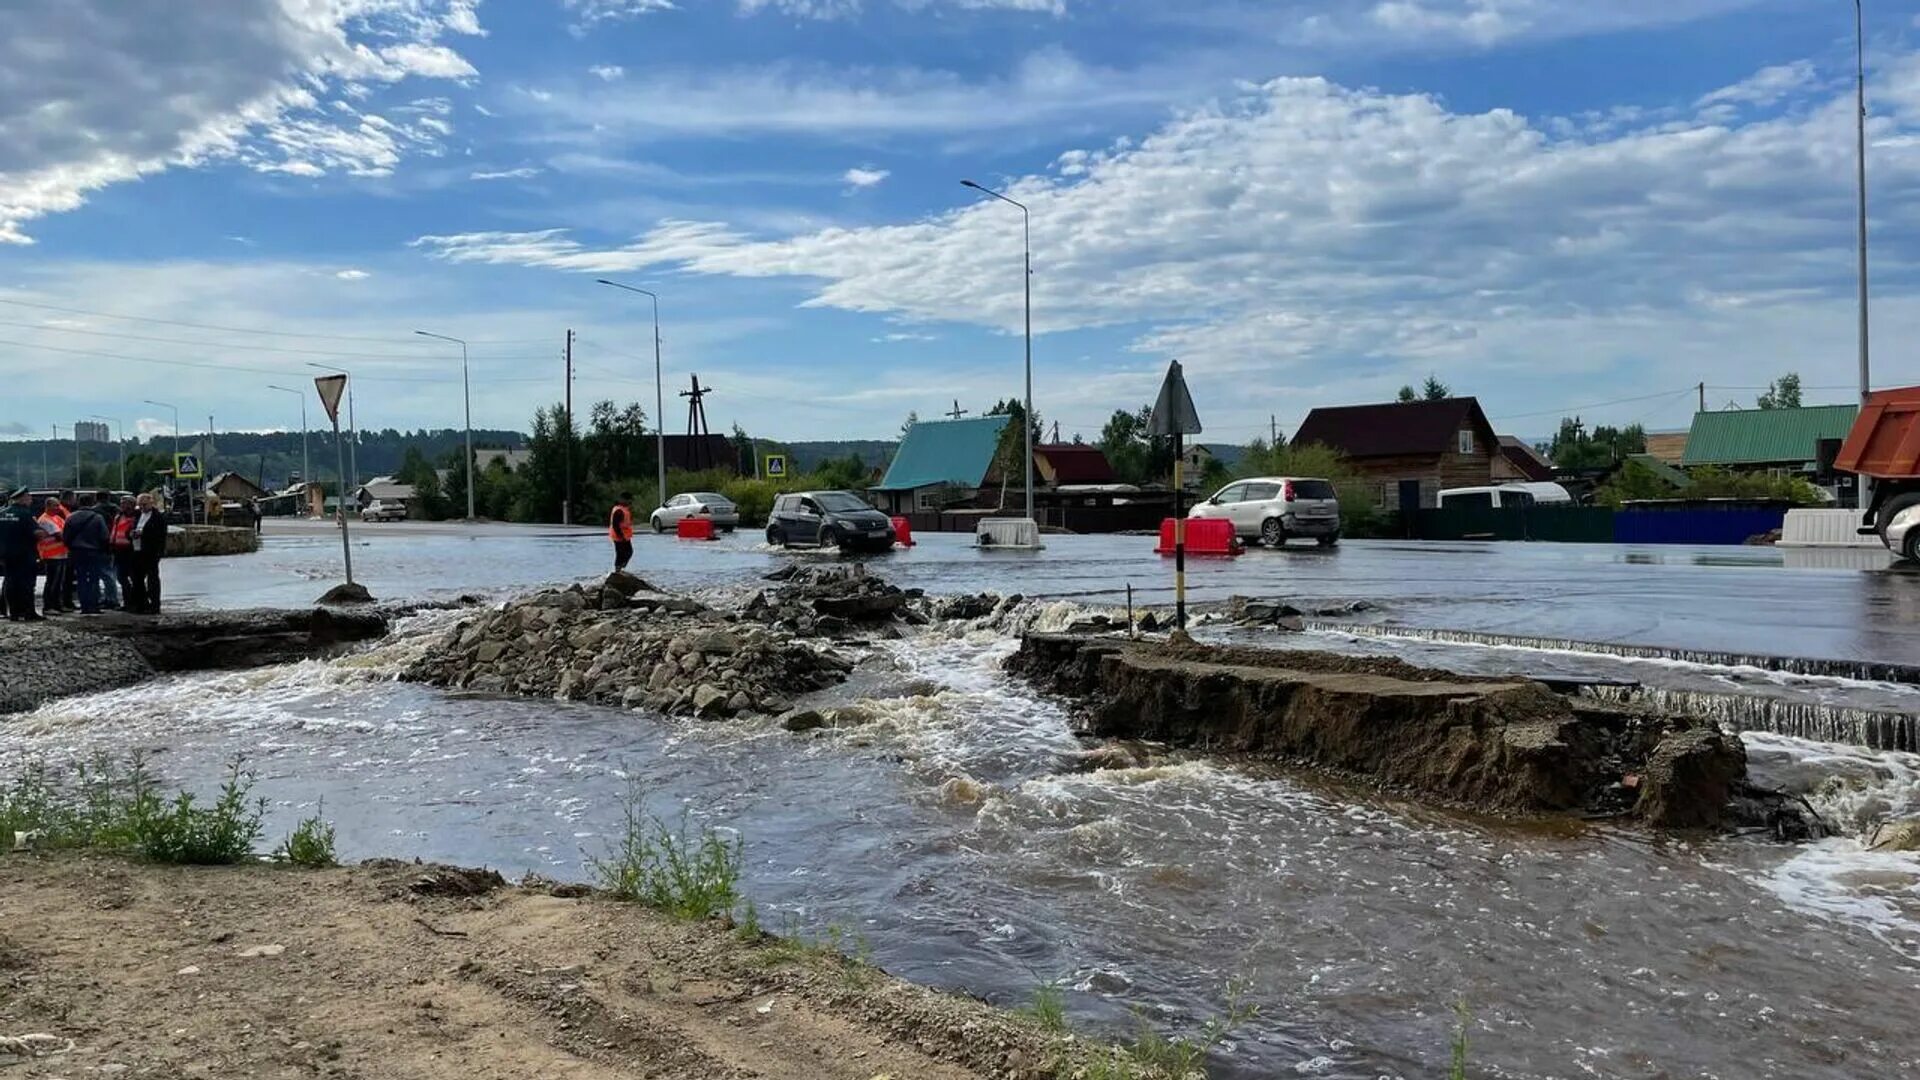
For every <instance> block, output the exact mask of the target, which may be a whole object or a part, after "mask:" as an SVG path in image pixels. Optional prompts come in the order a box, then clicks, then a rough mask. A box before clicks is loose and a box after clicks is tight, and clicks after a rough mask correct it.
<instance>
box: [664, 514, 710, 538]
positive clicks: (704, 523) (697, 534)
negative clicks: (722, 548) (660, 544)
mask: <svg viewBox="0 0 1920 1080" xmlns="http://www.w3.org/2000/svg"><path fill="white" fill-rule="evenodd" d="M674 535H675V536H678V537H679V538H680V539H682V540H713V539H716V538H715V536H714V535H713V519H712V518H704V517H684V518H681V519H680V524H679V525H677V526H675V527H674Z"/></svg>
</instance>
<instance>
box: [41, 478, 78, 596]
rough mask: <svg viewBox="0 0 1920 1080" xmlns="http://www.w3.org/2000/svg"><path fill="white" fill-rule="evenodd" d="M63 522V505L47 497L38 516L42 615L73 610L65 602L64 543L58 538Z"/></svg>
mask: <svg viewBox="0 0 1920 1080" xmlns="http://www.w3.org/2000/svg"><path fill="white" fill-rule="evenodd" d="M66 523H67V514H66V507H64V506H61V505H60V500H59V499H54V498H49V499H48V500H47V501H46V504H45V505H44V506H43V507H42V508H41V511H40V518H39V526H40V572H41V574H43V575H45V576H46V579H47V581H46V585H45V586H44V587H42V589H41V591H40V612H41V614H44V615H55V614H58V613H60V612H63V611H72V610H74V607H73V605H72V604H70V603H68V602H67V543H66V541H65V540H62V539H61V538H60V534H61V531H62V530H63V529H64V528H65V527H66Z"/></svg>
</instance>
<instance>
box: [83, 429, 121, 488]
mask: <svg viewBox="0 0 1920 1080" xmlns="http://www.w3.org/2000/svg"><path fill="white" fill-rule="evenodd" d="M87 419H89V420H110V421H112V422H113V427H114V432H115V435H114V441H115V442H117V443H119V444H120V490H121V491H126V490H128V488H127V425H126V424H125V423H123V422H122V421H120V420H117V419H114V418H113V417H111V416H101V415H100V414H99V413H91V414H89V415H88V416H87Z"/></svg>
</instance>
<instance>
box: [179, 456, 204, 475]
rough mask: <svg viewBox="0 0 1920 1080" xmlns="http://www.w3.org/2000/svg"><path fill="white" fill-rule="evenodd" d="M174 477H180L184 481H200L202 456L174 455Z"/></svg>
mask: <svg viewBox="0 0 1920 1080" xmlns="http://www.w3.org/2000/svg"><path fill="white" fill-rule="evenodd" d="M173 475H175V476H177V477H179V478H180V479H182V480H198V479H200V455H199V454H175V455H173Z"/></svg>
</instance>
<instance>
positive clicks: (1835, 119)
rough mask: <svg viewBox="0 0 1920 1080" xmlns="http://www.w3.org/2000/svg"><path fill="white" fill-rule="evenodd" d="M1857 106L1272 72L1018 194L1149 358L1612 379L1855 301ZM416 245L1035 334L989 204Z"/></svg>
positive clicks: (1910, 143)
mask: <svg viewBox="0 0 1920 1080" xmlns="http://www.w3.org/2000/svg"><path fill="white" fill-rule="evenodd" d="M1916 101H1917V102H1920V97H1917V98H1916ZM1849 115H1850V99H1847V98H1835V99H1832V100H1818V101H1802V102H1800V103H1799V107H1798V108H1796V109H1794V110H1791V111H1789V113H1788V114H1787V115H1782V116H1774V117H1769V118H1766V119H1759V120H1753V121H1750V122H1748V123H1745V124H1743V125H1732V126H1729V125H1726V124H1722V123H1707V122H1693V123H1687V122H1677V123H1676V122H1662V123H1659V124H1655V125H1650V126H1645V127H1640V128H1633V129H1629V130H1624V131H1622V132H1620V133H1618V134H1615V135H1612V136H1609V137H1595V136H1590V135H1574V136H1564V137H1557V136H1554V135H1551V134H1549V133H1548V132H1547V131H1545V130H1543V129H1542V128H1540V127H1537V126H1535V125H1533V124H1531V123H1530V122H1529V121H1528V120H1527V119H1525V118H1523V117H1521V116H1519V115H1517V114H1515V113H1513V112H1510V111H1507V110H1499V109H1496V110H1492V111H1488V112H1484V113H1457V112H1452V111H1449V110H1448V109H1447V108H1446V107H1445V106H1444V105H1443V104H1442V103H1441V102H1440V101H1438V100H1437V99H1435V98H1432V97H1428V96H1424V95H1395V94H1386V93H1381V92H1378V91H1373V90H1354V89H1347V88H1343V87H1340V86H1337V85H1334V84H1331V83H1329V82H1326V81H1324V80H1320V79H1296V78H1288V79H1277V80H1273V81H1271V82H1269V83H1267V84H1265V85H1262V86H1260V87H1258V88H1256V89H1254V90H1252V91H1251V92H1249V93H1248V94H1246V95H1245V96H1244V97H1242V98H1240V99H1239V100H1235V101H1232V102H1228V103H1225V104H1222V105H1219V106H1215V107H1209V108H1205V109H1200V110H1196V111H1193V112H1190V113H1187V114H1185V115H1182V116H1180V117H1178V118H1177V119H1174V120H1172V121H1170V122H1168V123H1167V124H1165V125H1164V126H1162V127H1161V128H1160V129H1159V130H1157V131H1155V132H1153V133H1152V134H1150V135H1148V136H1146V137H1145V138H1142V139H1140V140H1138V141H1137V142H1136V141H1130V140H1123V141H1121V142H1118V143H1116V144H1115V145H1113V146H1111V147H1109V148H1107V149H1104V150H1098V151H1074V152H1069V153H1066V154H1063V155H1061V157H1060V159H1059V161H1058V163H1057V166H1056V168H1055V169H1054V170H1053V171H1052V172H1051V173H1050V174H1048V175H1040V176H1028V177H1024V178H1018V179H1016V180H1014V181H1013V182H1012V184H1011V186H1010V191H1009V193H1010V194H1011V195H1012V196H1013V197H1014V198H1018V199H1020V200H1022V201H1023V202H1026V203H1028V204H1029V205H1030V206H1031V207H1032V210H1033V240H1034V269H1035V277H1034V290H1035V296H1034V309H1035V319H1036V325H1037V326H1038V327H1039V328H1040V329H1042V330H1046V331H1060V330H1069V329H1083V328H1091V327H1100V326H1119V325H1129V324H1134V323H1136V322H1141V321H1144V322H1146V323H1148V324H1149V325H1148V328H1147V329H1146V330H1144V331H1143V332H1141V333H1140V334H1139V336H1138V338H1137V340H1136V342H1135V347H1136V348H1138V349H1141V350H1144V351H1147V352H1152V353H1159V354H1167V355H1176V356H1182V357H1188V358H1192V359H1193V360H1194V362H1195V364H1197V365H1200V366H1201V367H1203V368H1205V369H1211V370H1213V371H1215V372H1220V371H1227V370H1262V371H1284V370H1286V369H1288V368H1289V367H1290V366H1293V365H1302V364H1306V363H1308V362H1313V363H1316V364H1328V363H1334V364H1340V365H1346V366H1348V367H1350V368H1351V366H1352V365H1353V364H1354V362H1355V361H1357V360H1360V359H1362V358H1367V359H1369V361H1370V362H1372V363H1375V364H1376V365H1379V364H1388V363H1391V362H1395V361H1398V362H1406V361H1408V360H1410V359H1417V360H1419V361H1421V362H1422V363H1423V364H1429V365H1431V364H1432V363H1435V362H1437V361H1439V360H1441V359H1452V360H1454V361H1461V362H1465V361H1466V360H1467V359H1469V358H1480V359H1483V360H1485V359H1487V358H1488V357H1490V356H1493V355H1496V354H1501V355H1505V356H1507V357H1509V358H1513V357H1520V356H1526V355H1528V354H1529V351H1531V354H1532V356H1533V362H1534V363H1535V364H1536V365H1538V364H1546V365H1549V366H1551V365H1553V364H1561V363H1593V362H1596V357H1595V353H1594V351H1593V349H1592V348H1591V347H1589V346H1587V345H1585V344H1584V343H1583V340H1582V339H1581V338H1580V337H1579V336H1577V335H1576V334H1575V333H1573V332H1571V331H1570V330H1569V328H1577V330H1578V333H1579V334H1585V335H1587V337H1588V338H1590V339H1593V340H1602V339H1605V340H1612V341H1617V342H1628V341H1632V342H1639V343H1647V344H1648V347H1649V348H1650V349H1651V348H1653V346H1652V343H1653V342H1656V341H1658V340H1659V339H1660V338H1661V336H1662V335H1665V336H1667V337H1669V338H1679V337H1685V336H1688V335H1690V334H1695V333H1698V334H1700V335H1701V336H1703V337H1711V336H1713V333H1724V331H1725V327H1724V325H1721V326H1718V328H1717V329H1716V330H1715V331H1714V332H1713V333H1710V332H1709V331H1708V330H1707V324H1710V323H1712V324H1721V323H1724V321H1725V320H1729V319H1736V318H1745V317H1747V316H1746V315H1743V314H1741V312H1742V311H1743V310H1746V311H1751V310H1754V309H1757V308H1760V307H1773V308H1780V309H1785V308H1786V307H1787V306H1789V303H1791V304H1793V305H1798V306H1799V307H1800V309H1801V310H1811V309H1815V308H1818V307H1819V305H1820V303H1821V302H1822V301H1823V300H1825V299H1827V298H1836V299H1837V298H1842V297H1844V296H1845V295H1848V294H1849V293H1850V290H1851V287H1852V286H1851V280H1850V278H1849V277H1848V275H1847V273H1846V268H1847V266H1848V265H1849V263H1848V261H1847V251H1848V249H1849V246H1850V244H1851V242H1852V234H1851V231H1850V224H1849V222H1850V217H1849V215H1850V213H1851V202H1850V189H1849V187H1848V176H1849V175H1850V174H1849V173H1848V172H1847V162H1849V161H1850V160H1851V157H1850V155H1851V143H1850V139H1851V128H1850V121H1849ZM1916 122H1920V115H1917V116H1915V117H1914V119H1911V120H1907V121H1904V123H1916ZM1902 123H1903V121H1897V120H1895V119H1893V118H1890V117H1881V118H1878V119H1876V121H1875V124H1876V129H1875V146H1876V154H1877V158H1876V162H1875V176H1876V178H1877V183H1878V184H1879V192H1880V203H1879V205H1880V206H1881V208H1882V209H1881V210H1880V211H1879V212H1880V214H1881V215H1882V217H1881V220H1880V222H1879V223H1878V225H1877V227H1879V228H1882V229H1889V228H1892V229H1901V228H1911V227H1912V225H1913V224H1915V222H1914V221H1913V220H1912V219H1913V218H1914V217H1916V216H1920V211H1917V210H1916V209H1915V207H1916V205H1920V199H1916V198H1915V197H1914V196H1916V195H1920V137H1917V136H1920V132H1916V131H1915V130H1913V129H1911V128H1908V127H1903V126H1901V124H1902ZM956 202H957V203H958V200H957V199H956ZM416 243H417V245H418V246H419V247H421V248H423V249H425V250H428V251H430V252H432V253H434V254H436V255H438V256H440V257H442V258H445V259H448V260H451V261H455V262H477V263H506V264H521V265H533V266H547V267H553V268H557V269H565V270H573V271H580V272H598V273H610V272H642V271H646V270H650V269H651V270H659V269H662V268H678V269H683V270H686V271H692V272H696V273H706V274H721V275H731V276H737V277H749V278H753V277H793V278H798V279H811V280H814V281H817V282H818V283H819V285H818V288H817V292H816V294H815V295H814V297H813V298H812V300H811V301H809V303H810V304H811V305H814V306H825V307H834V308H840V309H845V310H850V311H860V312H870V313H877V314H885V315H891V316H900V317H904V318H908V319H913V320H919V321H934V320H948V321H954V322H965V323H983V324H986V325H990V326H995V327H998V328H1001V329H1004V330H1006V331H1008V332H1016V331H1017V328H1018V327H1019V325H1020V320H1021V310H1022V308H1021V290H1020V274H1019V270H1018V267H1019V266H1020V259H1021V250H1020V228H1019V220H1018V215H1017V213H1015V212H1014V211H1012V210H1011V208H1009V207H1006V206H1004V205H1001V204H998V203H992V202H979V203H963V204H958V205H956V206H955V208H954V209H953V210H951V211H949V212H947V213H944V214H942V215H939V216H937V217H934V218H931V219H928V220H922V221H917V222H912V223H908V224H900V225H888V226H878V227H871V228H852V229H849V228H831V229H825V230H818V231H809V232H803V233H800V234H797V235H792V236H788V237H785V238H779V239H750V238H748V237H746V236H744V235H742V234H741V233H740V232H739V231H738V230H737V229H733V228H729V227H727V226H725V225H721V224H715V223H701V222H689V221H672V222H666V223H663V224H662V225H661V226H660V227H659V228H657V229H654V230H652V231H650V232H648V233H647V234H645V235H644V236H641V237H639V238H638V239H636V240H634V241H633V242H631V243H626V244H619V245H614V246H595V245H590V244H587V243H585V242H583V241H582V240H581V239H579V238H577V237H575V236H573V235H571V234H569V233H567V232H565V231H563V230H557V229H554V230H543V231H539V232H532V233H474V234H467V235H455V236H437V237H423V238H421V239H420V240H419V241H417V242H416ZM1883 280H1887V279H1883ZM1885 287H1886V288H1887V289H1889V290H1892V289H1895V288H1897V287H1898V286H1896V285H1893V284H1892V283H1891V281H1889V283H1888V284H1887V285H1886V286H1885ZM1729 301H1731V302H1729ZM1736 305H1738V306H1736ZM1598 328H1605V329H1606V332H1605V333H1601V332H1598ZM1631 328H1638V329H1632V332H1629V331H1630V329H1631ZM1488 362H1492V361H1491V360H1488ZM1534 370H1538V367H1537V366H1536V368H1535V369H1534Z"/></svg>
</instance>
